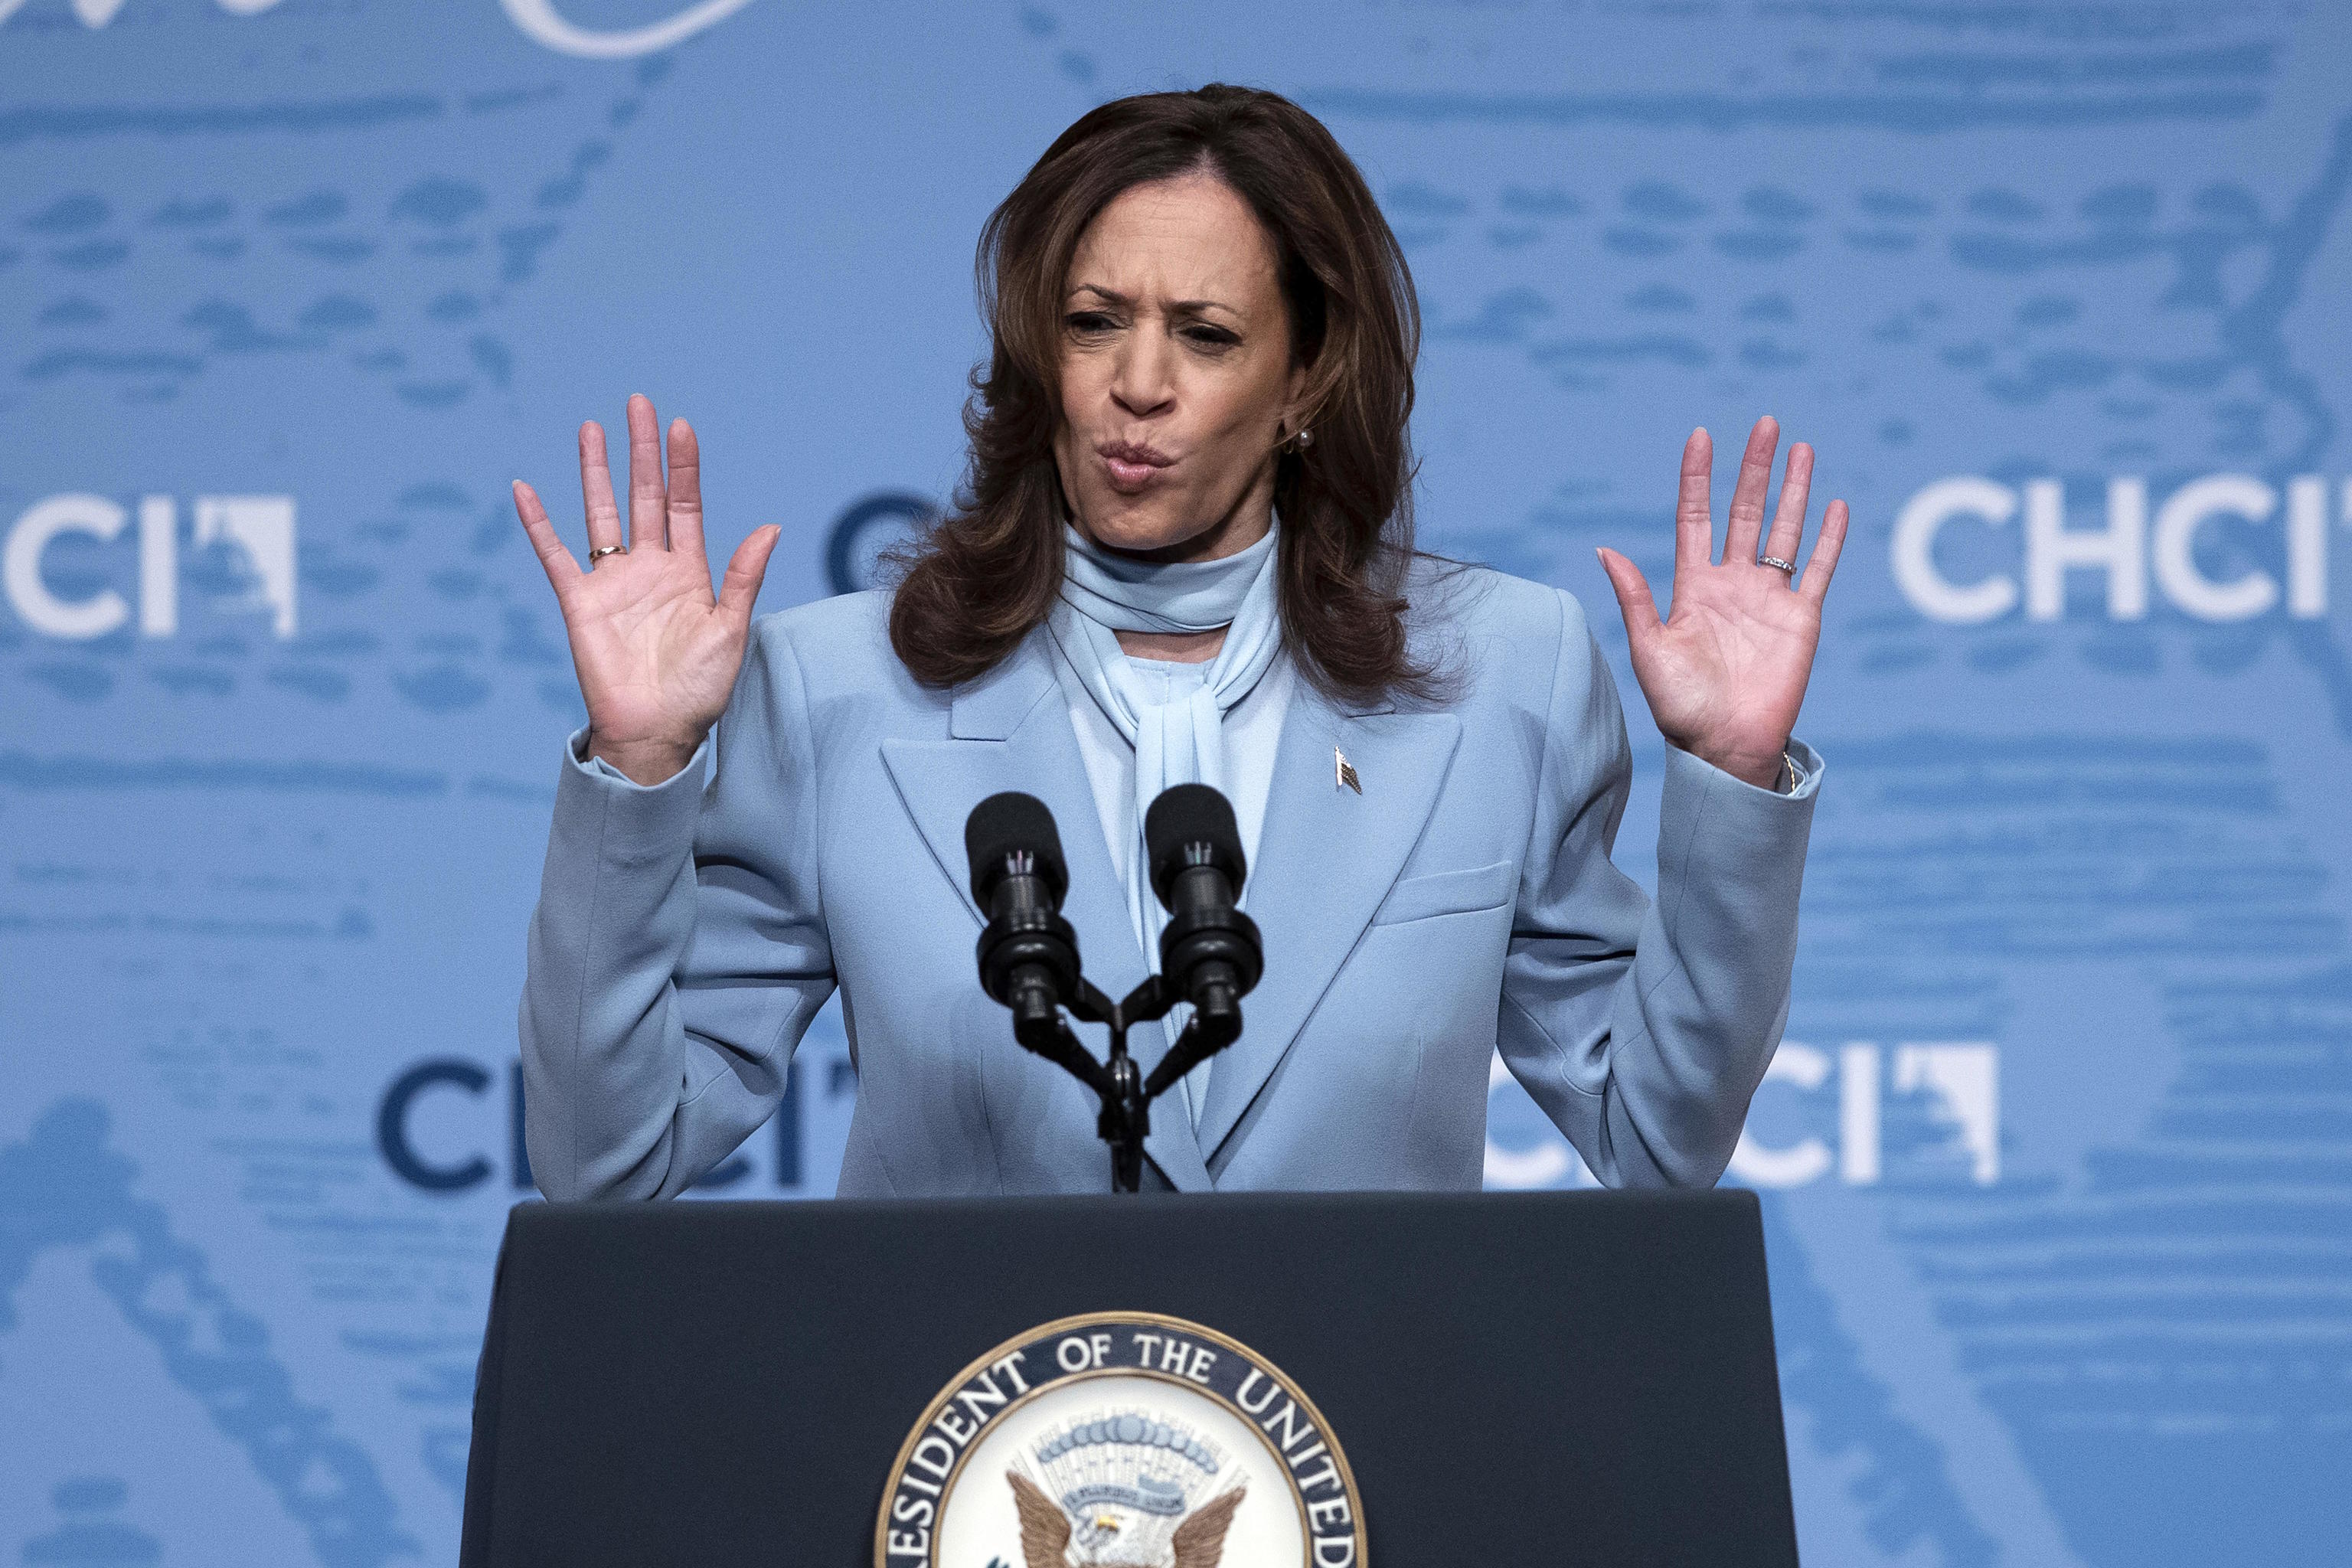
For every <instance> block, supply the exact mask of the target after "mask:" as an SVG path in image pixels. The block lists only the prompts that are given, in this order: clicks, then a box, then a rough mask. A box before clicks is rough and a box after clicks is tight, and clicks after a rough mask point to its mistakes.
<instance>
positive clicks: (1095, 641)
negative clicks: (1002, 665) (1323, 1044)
mask: <svg viewBox="0 0 2352 1568" xmlns="http://www.w3.org/2000/svg"><path fill="white" fill-rule="evenodd" d="M1281 534H1282V529H1281V525H1280V523H1278V522H1277V523H1276V524H1275V525H1273V526H1272V527H1270V528H1268V529H1267V530H1266V534H1265V538H1264V539H1261V540H1259V541H1258V542H1256V543H1255V544H1253V545H1251V546H1250V547H1249V548H1248V549H1246V550H1244V551H1242V552H1240V553H1239V554H1236V555H1228V556H1225V557H1223V559H1222V560H1217V561H1188V562H1181V563H1172V564H1160V563H1151V562H1143V561H1136V560H1133V559H1131V558H1129V557H1127V556H1122V555H1117V554H1114V553H1112V552H1109V551H1107V550H1104V549H1102V548H1101V547H1099V546H1098V545H1097V544H1095V543H1094V542H1092V541H1090V540H1088V539H1087V537H1086V536H1085V535H1084V534H1082V533H1080V532H1078V531H1076V529H1074V528H1070V527H1068V526H1067V525H1065V526H1064V527H1063V530H1062V542H1063V564H1062V596H1061V598H1060V599H1059V600H1057V601H1056V602H1055V605H1054V609H1053V613H1052V614H1051V615H1050V616H1048V617H1047V618H1046V622H1045V625H1046V628H1047V630H1048V631H1050V632H1051V633H1052V635H1053V638H1054V641H1055V645H1056V646H1057V647H1060V649H1061V650H1062V657H1063V658H1066V659H1067V660H1069V663H1070V668H1072V669H1073V670H1075V671H1076V673H1077V676H1078V679H1079V682H1080V683H1081V684H1082V685H1084V686H1085V688H1086V689H1087V695H1088V696H1090V697H1092V698H1093V699H1094V700H1095V704H1096V706H1097V707H1099V708H1100V709H1101V710H1103V715H1104V717H1106V718H1108V720H1109V721H1110V722H1111V725H1112V727H1113V728H1115V729H1116V730H1118V732H1119V733H1120V734H1121V735H1123V736H1125V737H1126V738H1127V740H1128V742H1129V744H1131V745H1132V746H1134V748H1135V837H1133V839H1132V840H1130V841H1129V844H1128V847H1127V853H1128V861H1129V874H1128V887H1127V902H1128V914H1129V918H1131V919H1132V920H1133V921H1135V934H1136V939H1137V940H1138V941H1139V942H1142V943H1143V952H1144V959H1145V962H1146V963H1149V964H1150V966H1151V967H1152V968H1153V969H1154V970H1157V969H1158V968H1159V967H1160V931H1162V930H1163V929H1164V928H1165V927H1166V926H1167V923H1168V914H1167V911H1166V910H1163V909H1161V908H1160V900H1159V899H1158V898H1157V897H1156V896H1155V895H1154V894H1153V893H1152V891H1151V867H1150V860H1149V857H1147V856H1146V855H1145V853H1144V847H1143V817H1144V813H1145V812H1147V811H1148V810H1150V806H1151V803H1152V802H1153V801H1155V800H1157V799H1159V798H1160V792H1161V791H1162V790H1165V789H1167V788H1169V787H1170V786H1171V785H1173V784H1207V785H1209V786H1210V787H1212V788H1213V789H1217V790H1226V788H1227V785H1226V781H1225V746H1224V736H1223V721H1224V716H1225V714H1226V713H1227V712H1229V711H1230V710H1232V709H1233V708H1234V705H1235V704H1236V703H1238V702H1240V701H1241V700H1242V699H1244V697H1247V696H1248V695H1249V694H1250V693H1251V692H1252V691H1253V690H1255V689H1256V687H1257V683H1258V682H1259V681H1260V680H1261V679H1264V678H1265V672H1266V671H1267V670H1268V669H1270V668H1273V666H1274V659H1275V655H1276V654H1277V653H1279V652H1280V651H1281V650H1282V621H1281V618H1280V616H1278V615H1277V614H1276V608H1275V586H1276V577H1277V573H1276V560H1277V558H1278V555H1279V552H1280V549H1281ZM1219 626H1223V627H1225V628H1226V630H1225V641H1224V646H1223V647H1221V648H1219V649H1218V650H1217V657H1216V658H1215V660H1214V661H1213V663H1212V664H1211V665H1210V667H1209V675H1208V679H1207V680H1205V681H1204V682H1203V683H1202V685H1201V686H1200V687H1199V688H1198V689H1196V690H1194V691H1193V692H1192V694H1191V695H1189V696H1187V697H1185V698H1182V699H1180V700H1176V701H1173V702H1160V701H1155V700H1152V699H1153V693H1152V692H1151V691H1150V689H1149V688H1148V687H1147V686H1146V685H1145V684H1144V682H1142V681H1141V680H1140V679H1138V677H1137V675H1136V673H1135V671H1134V669H1133V668H1131V667H1130V666H1129V663H1128V661H1127V655H1126V654H1125V653H1124V652H1122V651H1121V650H1120V648H1119V646H1118V633H1120V632H1123V631H1125V632H1206V631H1214V630H1215V629H1216V628H1217V627H1219ZM1228 793H1230V792H1228ZM1173 1022H1174V1020H1172V1019H1171V1024H1172V1023H1173ZM1170 1037H1171V1039H1172V1038H1173V1037H1174V1036H1173V1033H1172V1031H1171V1036H1170ZM1207 1071H1208V1064H1206V1063H1203V1064H1202V1067H1201V1068H1197V1069H1195V1072H1194V1074H1193V1075H1192V1076H1194V1077H1195V1078H1202V1079H1205V1075H1206V1073H1207ZM1186 1087H1187V1089H1195V1088H1196V1087H1197V1086H1194V1085H1191V1084H1188V1085H1187V1086H1186ZM1196 1104H1197V1100H1196ZM1196 1114H1197V1113H1196Z"/></svg>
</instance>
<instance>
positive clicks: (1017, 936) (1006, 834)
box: [963, 790, 1078, 1048]
mask: <svg viewBox="0 0 2352 1568" xmlns="http://www.w3.org/2000/svg"><path fill="white" fill-rule="evenodd" d="M963 843H964V851H965V853H966V854H967V855H969V856H970V857H971V896H972V901H973V902H974V903H976V904H978V905H979V906H980V907H981V909H982V910H985V911H986V912H987V915H988V924H987V926H986V927H985V928H984V929H982V931H981V933H980V951H979V957H980V984H981V988H982V990H984V991H986V992H987V993H988V994H989V995H991V996H992V997H994V998H995V999H996V1000H997V1001H999V1002H1001V1003H1003V1005H1005V1006H1007V1007H1010V1008H1012V1009H1013V1036H1014V1037H1015V1038H1017V1039H1019V1040H1020V1041H1021V1042H1022V1043H1023V1044H1024V1045H1028V1046H1031V1047H1032V1048H1035V1046H1036V1044H1037V1043H1038V1042H1039V1041H1041V1040H1043V1039H1044V1038H1045V1037H1046V1036H1048V1035H1051V1034H1054V1033H1057V1032H1058V1030H1059V1027H1060V1017H1061V1013H1060V1009H1061V1006H1062V1004H1063V1002H1064V1001H1065V1000H1066V998H1068V997H1070V996H1073V995H1075V994H1076V991H1077V987H1078V937H1077V932H1076V931H1072V930H1071V929H1070V922H1069V921H1066V920H1064V919H1063V918H1062V913H1061V910H1062V895H1063V894H1064V893H1066V892H1067V891H1069V888H1070V872H1069V868H1068V867H1067V866H1066V865H1065V864H1064V863H1063V860H1062V836H1061V835H1060V834H1059V833H1057V832H1055V828H1054V814H1053V813H1052V812H1050V811H1048V810H1046V809H1045V802H1044V801H1042V800H1039V799H1038V798H1037V797H1036V796H1035V795H1023V794H1020V793H1019V792H1018V791H1011V790H1008V791H1007V792H1005V793H1004V794H1003V795H990V796H989V797H988V798H987V799H986V800H983V801H982V802H981V803H980V804H979V805H976V806H974V807H972V810H971V816H970V817H969V818H967V819H966V820H965V822H964V826H963Z"/></svg>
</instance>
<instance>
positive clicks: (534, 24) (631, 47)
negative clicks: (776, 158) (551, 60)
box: [499, 0, 751, 60]
mask: <svg viewBox="0 0 2352 1568" xmlns="http://www.w3.org/2000/svg"><path fill="white" fill-rule="evenodd" d="M750 4H751V0H698V4H696V5H689V6H688V7H687V8H686V9H685V10H683V11H680V12H678V13H677V15H676V16H671V17H669V18H667V20H664V21H659V22H653V23H649V24H647V25H646V26H642V27H629V28H625V29H623V30H621V31H619V32H597V31H594V30H593V29H591V28H587V27H582V26H575V25H573V24H572V22H570V21H568V20H566V19H565V18H564V17H563V16H562V15H561V14H560V13H559V12H558V11H557V10H556V9H555V0H499V5H503V6H505V7H506V12H507V16H508V18H509V20H511V21H512V22H513V23H514V25H515V26H518V27H520V28H521V29H522V30H523V31H524V32H525V33H526V34H528V35H530V37H531V38H532V39H533V40H535V41H536V42H539V43H541V44H544V45H546V46H547V47H549V48H551V49H553V50H555V51H556V52H557V53H558V54H565V55H578V56H579V57H581V58H583V59H592V60H625V59H633V58H635V57H637V56H638V55H650V54H654V53H656V52H657V51H659V50H662V49H666V48H668V47H670V46H671V45H672V44H676V43H679V42H682V41H683V40H685V39H687V38H690V37H694V35H695V34H697V33H699V32H701V31H702V30H703V29H704V28H705V27H709V26H713V25H714V24H716V23H719V22H723V21H725V20H726V19H727V18H728V17H730V16H733V15H734V14H735V13H736V12H738V11H740V10H741V9H742V8H743V7H744V6H746V5H750Z"/></svg>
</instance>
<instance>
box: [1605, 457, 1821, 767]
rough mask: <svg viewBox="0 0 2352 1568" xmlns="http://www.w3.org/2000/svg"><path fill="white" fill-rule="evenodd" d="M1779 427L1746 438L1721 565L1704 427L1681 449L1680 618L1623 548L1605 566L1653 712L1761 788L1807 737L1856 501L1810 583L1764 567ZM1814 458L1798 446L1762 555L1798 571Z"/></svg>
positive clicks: (1698, 750)
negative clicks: (1830, 598)
mask: <svg viewBox="0 0 2352 1568" xmlns="http://www.w3.org/2000/svg"><path fill="white" fill-rule="evenodd" d="M1779 446H1780V425H1779V424H1778V422H1776V421H1775V420H1773V419H1772V418H1771V417H1770V416H1766V417H1764V418H1762V419H1759V420H1758V421H1757V422H1756V428H1755V429H1754V430H1753V431H1752V432H1750V433H1749V435H1748V452H1747V455H1746V456H1745V457H1743V458H1741V459H1740V462H1739V482H1738V485H1737V486H1735V487H1734V489H1732V492H1731V524H1730V527H1729V529H1728V530H1727V532H1726V533H1725V535H1724V544H1723V560H1722V562H1721V563H1717V561H1716V559H1715V517H1714V513H1713V511H1712V510H1711V509H1710V507H1709V504H1708V500H1707V473H1708V470H1709V468H1711V467H1712V466H1713V464H1714V461H1715V443H1714V441H1713V440H1712V439H1711V438H1710V437H1708V435H1707V433H1706V431H1705V430H1703V429H1702V430H1694V431H1692V432H1691V437H1690V439H1689V440H1688V441H1687V442H1685V443H1684V445H1683V474H1682V492H1681V495H1680V498H1679V500H1677V502H1676V504H1675V581H1674V606H1673V613H1672V614H1671V615H1670V616H1668V617H1667V618H1666V619H1664V620H1663V621H1662V620H1660V619H1659V618H1658V606H1657V604H1656V602H1655V601H1654V599H1652V598H1651V596H1650V585H1649V584H1648V583H1646V582H1644V581H1643V577H1642V570H1641V568H1640V567H1638V566H1636V565H1634V564H1633V563H1632V562H1631V561H1628V560H1627V559H1625V557H1624V556H1622V555H1620V554H1619V553H1617V552H1615V551H1613V550H1607V549H1604V550H1602V551H1601V570H1602V571H1604V572H1606V573H1608V574H1609V584H1610V586H1611V587H1612V588H1614V589H1616V590H1617V607H1618V608H1619V609H1620V610H1621V611H1622V612H1623V614H1624V616H1625V637H1626V640H1627V641H1628V642H1629V643H1630V644H1631V645H1632V648H1633V678H1634V679H1636V680H1638V681H1640V682H1641V685H1642V695H1643V697H1645V698H1647V699H1648V700H1649V703H1650V715H1651V717H1652V718H1654V719H1655V720H1656V721H1657V722H1658V730H1659V732H1660V733H1661V734H1663V735H1664V736H1665V738H1666V740H1667V742H1669V743H1670V744H1672V745H1675V746H1679V747H1681V748H1682V749H1683V750H1684V751H1685V752H1690V753H1691V754H1692V755H1694V756H1696V757H1699V758H1701V759H1703V760H1704V761H1706V762H1709V763H1714V764H1715V765H1716V766H1717V767H1718V768H1721V769H1722V770H1723V771H1724V772H1725V773H1729V774H1731V775H1732V776H1733V777H1735V778H1740V779H1745V780H1746V781H1748V783H1749V784H1754V785H1756V786H1757V787H1758V788H1759V789H1772V788H1775V787H1777V786H1778V784H1779V782H1780V753H1781V752H1782V751H1783V750H1784V749H1785V748H1786V747H1787V746H1788V744H1789V735H1790V731H1793V730H1794V729H1795V728H1796V724H1797V710H1798V709H1799V708H1800V707H1801V706H1802V705H1803V703H1804V700H1805V682H1806V680H1807V679H1808V678H1810V677H1811V674H1812V671H1813V649H1814V648H1815V647H1816V646H1818V645H1819V643H1820V641H1821V635H1822V597H1823V596H1824V595H1827V594H1828V593H1829V589H1830V574H1832V573H1833V572H1835V571H1836V570H1837V558H1838V550H1839V548H1840V547H1841V546H1843V544H1844V543H1845V529H1846V519H1847V511H1846V504H1845V502H1843V501H1842V500H1833V501H1832V502H1830V504H1829V507H1828V509H1827V510H1825V511H1823V512H1822V527H1821V533H1820V535H1819V536H1818V537H1817V538H1816V539H1815V540H1814V541H1813V553H1812V559H1811V560H1810V561H1808V562H1806V563H1804V575H1803V577H1802V578H1801V579H1800V578H1798V577H1797V575H1796V574H1794V573H1793V572H1782V571H1781V570H1780V568H1779V567H1777V566H1766V565H1763V564H1761V563H1759V561H1758V560H1757V545H1758V542H1759V535H1762V534H1763V529H1764V497H1765V492H1766V491H1767V490H1768V489H1769V488H1770V486H1771V480H1772V454H1773V451H1774V449H1775V448H1776V447H1779ZM1812 480H1813V449H1812V448H1811V447H1809V446H1807V445H1806V444H1805V443H1803V442H1802V441H1800V442H1798V443H1797V444H1796V445H1795V446H1793V447H1790V448H1789V469H1788V472H1787V474H1786V475H1785V476H1783V478H1782V479H1781V481H1780V507H1779V509H1778V510H1776V511H1775V512H1774V513H1773V516H1772V531H1771V533H1770V534H1769V536H1768V537H1764V538H1763V540H1762V544H1763V552H1764V553H1765V554H1766V555H1769V556H1772V557H1775V558H1777V559H1779V560H1781V561H1789V562H1794V561H1796V559H1797V550H1798V547H1799V545H1800V544H1801V542H1802V540H1803V537H1804V531H1805V501H1806V496H1807V493H1808V492H1809V491H1810V490H1811V488H1812Z"/></svg>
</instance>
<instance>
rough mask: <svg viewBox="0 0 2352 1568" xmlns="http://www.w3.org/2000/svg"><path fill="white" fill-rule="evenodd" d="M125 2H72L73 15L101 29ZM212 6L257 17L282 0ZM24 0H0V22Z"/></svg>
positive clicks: (218, 1)
mask: <svg viewBox="0 0 2352 1568" xmlns="http://www.w3.org/2000/svg"><path fill="white" fill-rule="evenodd" d="M125 4H126V0H73V14H74V16H75V18H76V19H77V20H79V22H80V23H81V25H82V26H85V27H103V26H106V25H107V24H108V23H109V22H111V21H113V20H114V14H115V13H116V12H118V11H120V10H121V9H122V7H123V5H125ZM213 4H214V5H218V6H219V7H220V8H221V9H222V10H224V11H226V12H227V13H228V14H229V15H230V16H259V15H261V13H262V12H264V11H267V10H268V9H269V8H270V7H271V6H273V5H282V4H284V0H213ZM24 6H25V0H0V22H5V21H6V20H7V19H8V18H9V17H11V16H15V15H16V13H17V12H18V11H20V10H22V9H24Z"/></svg>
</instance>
